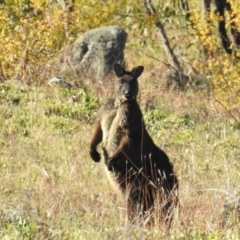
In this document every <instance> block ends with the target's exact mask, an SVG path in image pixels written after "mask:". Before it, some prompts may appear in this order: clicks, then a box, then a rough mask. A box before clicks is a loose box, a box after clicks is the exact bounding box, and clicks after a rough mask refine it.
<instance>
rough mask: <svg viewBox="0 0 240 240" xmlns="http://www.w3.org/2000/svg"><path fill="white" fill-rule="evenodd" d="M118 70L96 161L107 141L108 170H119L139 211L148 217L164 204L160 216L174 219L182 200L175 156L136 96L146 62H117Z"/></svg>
mask: <svg viewBox="0 0 240 240" xmlns="http://www.w3.org/2000/svg"><path fill="white" fill-rule="evenodd" d="M114 71H115V74H116V76H117V77H118V80H117V81H116V83H115V92H114V95H113V97H112V98H111V99H109V100H108V101H107V103H106V104H104V105H103V106H102V107H101V109H100V111H99V115H98V119H97V121H96V124H95V130H94V133H93V138H92V141H91V145H90V155H91V157H92V159H93V160H94V161H96V162H98V161H100V154H99V153H98V152H97V145H98V144H99V143H100V142H101V141H102V143H103V144H102V148H103V157H104V160H105V163H106V165H107V167H108V170H109V171H112V172H114V173H115V175H116V178H117V182H118V184H119V186H120V187H121V189H122V190H123V192H124V193H125V194H127V195H128V196H129V198H128V199H129V203H130V206H131V207H132V209H133V210H134V212H135V213H138V214H137V215H138V216H139V215H140V216H142V217H143V218H144V217H145V216H146V213H147V212H150V213H151V212H152V211H153V210H154V209H155V207H156V205H160V206H157V208H158V210H159V212H158V213H159V215H160V216H159V218H160V219H161V220H164V222H166V221H167V222H171V219H172V210H173V208H174V207H175V206H176V205H177V202H178V181H177V178H176V176H175V174H174V171H173V165H172V164H171V163H170V161H169V158H168V157H167V155H166V154H165V153H164V152H163V151H162V150H161V149H160V148H158V147H157V146H156V145H155V144H154V142H153V140H152V138H151V137H150V135H149V134H148V132H147V130H146V127H145V124H144V120H143V116H142V112H141V109H140V107H139V105H138V103H137V101H136V98H137V94H138V81H137V78H138V77H139V76H140V75H141V74H142V72H143V67H142V66H139V67H136V68H134V69H133V70H132V71H131V72H127V71H126V70H125V69H124V68H123V67H122V66H121V65H119V64H115V65H114ZM156 200H157V201H156ZM135 215H136V214H135Z"/></svg>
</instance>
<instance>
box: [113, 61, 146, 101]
mask: <svg viewBox="0 0 240 240" xmlns="http://www.w3.org/2000/svg"><path fill="white" fill-rule="evenodd" d="M143 69H144V67H143V66H138V67H135V68H133V69H132V71H130V72H129V71H126V70H125V69H124V67H123V66H121V65H120V64H117V63H116V64H114V65H113V70H114V72H115V74H116V76H117V77H118V79H117V81H116V83H115V96H116V98H117V99H118V101H120V102H126V101H131V100H134V99H136V97H137V94H138V77H139V76H140V75H141V74H142V72H143Z"/></svg>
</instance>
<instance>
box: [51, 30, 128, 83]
mask: <svg viewBox="0 0 240 240" xmlns="http://www.w3.org/2000/svg"><path fill="white" fill-rule="evenodd" d="M126 40H127V33H126V32H125V31H124V30H123V29H122V28H120V27H118V26H106V27H101V28H95V29H91V30H90V31H87V32H85V33H84V34H82V35H81V36H80V37H79V38H78V39H77V40H76V41H75V42H74V43H72V44H71V45H69V46H68V47H67V48H66V49H65V50H64V51H63V52H62V53H61V54H60V56H59V57H58V58H57V59H56V60H55V61H54V73H52V74H54V75H58V76H62V77H66V78H69V76H71V75H73V73H74V75H75V76H77V77H79V76H85V77H86V76H87V77H88V76H89V77H91V79H92V78H95V79H98V80H100V79H101V80H102V78H103V77H106V76H107V75H108V74H109V72H110V71H111V70H112V65H113V64H114V63H120V64H124V47H125V43H126Z"/></svg>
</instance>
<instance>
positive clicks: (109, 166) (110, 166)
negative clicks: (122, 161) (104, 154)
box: [107, 158, 114, 171]
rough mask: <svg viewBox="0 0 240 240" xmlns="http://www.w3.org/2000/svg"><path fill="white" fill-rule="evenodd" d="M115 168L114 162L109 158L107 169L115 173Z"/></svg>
mask: <svg viewBox="0 0 240 240" xmlns="http://www.w3.org/2000/svg"><path fill="white" fill-rule="evenodd" d="M113 166H114V161H113V160H112V159H111V158H109V159H108V161H107V168H108V170H109V171H113Z"/></svg>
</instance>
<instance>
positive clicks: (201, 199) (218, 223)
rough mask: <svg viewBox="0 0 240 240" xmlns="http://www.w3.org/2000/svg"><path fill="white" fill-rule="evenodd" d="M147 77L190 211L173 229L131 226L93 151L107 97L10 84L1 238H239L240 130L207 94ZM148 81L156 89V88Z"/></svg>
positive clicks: (0, 93)
mask: <svg viewBox="0 0 240 240" xmlns="http://www.w3.org/2000/svg"><path fill="white" fill-rule="evenodd" d="M145 79H146V75H145V77H142V80H141V82H140V91H141V96H140V99H139V101H140V103H142V102H144V103H146V102H147V105H146V104H141V106H142V109H143V113H144V118H145V121H146V125H147V127H148V130H149V132H150V133H151V135H152V137H153V139H154V141H155V142H156V143H157V144H158V145H159V146H160V147H162V148H163V149H164V150H165V151H166V152H167V154H168V155H169V156H170V158H171V160H172V162H173V163H174V167H175V171H176V173H177V176H178V178H179V181H180V203H181V208H180V210H179V211H178V212H176V214H175V218H174V221H173V226H172V228H171V230H170V232H168V231H167V230H166V229H164V228H161V227H159V226H155V227H152V228H149V227H142V226H140V225H139V226H138V225H134V226H133V225H131V224H130V223H128V222H126V220H125V205H124V204H123V203H122V202H121V201H120V200H119V199H118V198H117V196H116V194H115V193H114V191H113V189H112V188H111V186H110V184H109V182H108V181H107V179H106V176H105V173H104V171H103V165H102V164H101V163H100V164H97V163H94V162H93V161H91V159H90V157H89V155H88V148H89V142H90V139H91V134H92V128H93V123H94V120H95V117H96V112H97V110H98V108H99V106H100V102H103V101H104V97H103V96H102V97H101V99H100V98H99V99H98V98H97V97H95V95H94V94H93V93H91V91H89V90H88V89H74V90H73V91H71V92H68V91H65V89H57V88H56V89H55V88H48V87H41V88H35V87H27V86H22V85H16V86H15V85H11V84H7V83H5V84H1V85H0V111H1V113H2V114H1V116H0V144H1V148H0V181H1V186H0V196H1V198H0V238H1V239H239V230H238V229H239V224H238V221H237V220H236V217H235V215H234V210H229V212H228V213H227V217H226V219H225V220H226V221H227V222H228V224H227V225H226V226H223V224H222V222H223V215H222V213H221V211H222V206H223V204H227V203H228V202H229V201H232V200H234V201H237V198H238V197H239V196H233V197H232V198H230V195H231V194H233V192H234V190H235V189H237V188H238V185H239V170H240V166H239V160H240V159H239V157H240V153H239V146H238V145H239V139H240V138H239V137H240V133H239V128H238V126H237V123H236V122H235V121H234V119H232V118H231V117H229V116H228V115H227V113H226V112H224V111H223V110H222V109H221V106H218V105H217V103H214V101H212V100H211V99H207V98H206V96H205V94H204V93H203V92H201V93H196V92H193V91H192V90H189V91H188V92H187V93H185V94H182V93H177V92H171V93H169V92H164V91H163V90H161V89H158V88H157V87H156V83H154V79H152V80H153V81H152V82H151V84H148V85H146V84H147V83H146V81H149V80H145ZM146 86H147V87H146Z"/></svg>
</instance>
